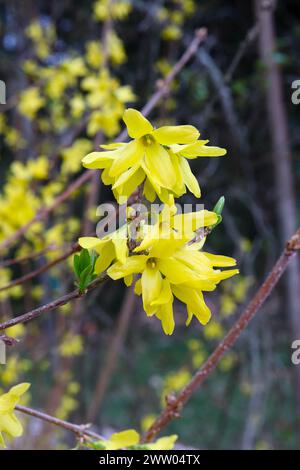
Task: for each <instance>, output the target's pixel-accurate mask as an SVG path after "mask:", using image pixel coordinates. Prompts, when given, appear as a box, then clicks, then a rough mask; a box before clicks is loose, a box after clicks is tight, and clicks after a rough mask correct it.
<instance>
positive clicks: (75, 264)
mask: <svg viewBox="0 0 300 470" xmlns="http://www.w3.org/2000/svg"><path fill="white" fill-rule="evenodd" d="M73 269H74V272H75V274H76V277H77V278H78V279H79V276H80V270H79V255H74V257H73Z"/></svg>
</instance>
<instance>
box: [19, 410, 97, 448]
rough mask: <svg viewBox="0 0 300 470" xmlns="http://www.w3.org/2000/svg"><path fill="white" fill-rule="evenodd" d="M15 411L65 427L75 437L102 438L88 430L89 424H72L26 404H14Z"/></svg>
mask: <svg viewBox="0 0 300 470" xmlns="http://www.w3.org/2000/svg"><path fill="white" fill-rule="evenodd" d="M15 410H16V411H20V412H21V413H24V414H26V415H28V416H33V417H34V418H38V419H41V420H42V421H46V422H47V423H51V424H55V425H56V426H59V427H60V428H63V429H66V430H68V431H71V432H73V433H74V434H76V436H77V437H81V438H84V437H91V438H93V439H98V440H99V439H103V438H102V436H100V435H99V434H97V433H95V432H93V431H89V430H88V429H87V428H88V427H89V426H90V425H89V424H73V423H69V421H64V420H62V419H59V418H55V417H54V416H51V415H48V414H47V413H43V412H42V411H37V410H34V409H32V408H28V407H27V406H22V405H16V407H15Z"/></svg>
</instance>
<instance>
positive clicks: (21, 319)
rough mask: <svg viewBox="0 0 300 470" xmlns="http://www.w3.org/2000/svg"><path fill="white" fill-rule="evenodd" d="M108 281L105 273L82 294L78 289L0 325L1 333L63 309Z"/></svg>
mask: <svg viewBox="0 0 300 470" xmlns="http://www.w3.org/2000/svg"><path fill="white" fill-rule="evenodd" d="M107 279H108V278H107V276H106V274H105V273H103V274H102V275H101V276H99V277H98V278H97V279H95V281H93V282H92V283H91V284H90V285H89V286H88V288H87V289H86V291H85V292H83V293H81V292H79V290H78V289H76V290H74V291H73V292H70V293H69V294H66V295H64V296H62V297H59V298H58V299H56V300H53V301H52V302H49V303H48V304H45V305H42V306H41V307H37V308H35V309H34V310H30V312H27V313H24V314H23V315H19V316H17V317H15V318H12V319H11V320H7V321H6V322H4V323H1V324H0V331H2V330H5V329H6V328H9V327H11V326H15V325H18V324H19V323H28V322H29V321H31V320H34V319H35V318H38V317H40V316H41V315H43V314H44V313H46V312H50V311H51V310H54V309H56V308H57V307H61V306H62V305H65V304H67V303H69V302H71V301H72V300H75V299H79V298H80V297H83V296H84V295H86V294H87V293H88V292H90V291H91V290H93V289H95V287H97V286H98V285H99V284H102V282H105V281H106V280H107Z"/></svg>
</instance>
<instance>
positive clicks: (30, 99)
mask: <svg viewBox="0 0 300 470" xmlns="http://www.w3.org/2000/svg"><path fill="white" fill-rule="evenodd" d="M44 103H45V100H44V98H42V97H41V96H40V91H39V89H38V88H37V87H29V88H27V89H26V90H24V91H22V93H21V95H20V99H19V104H18V108H19V111H20V112H21V113H22V114H24V115H25V116H26V117H28V118H29V119H33V118H34V117H35V115H36V113H37V112H38V110H39V109H40V108H41V107H42V106H43V105H44Z"/></svg>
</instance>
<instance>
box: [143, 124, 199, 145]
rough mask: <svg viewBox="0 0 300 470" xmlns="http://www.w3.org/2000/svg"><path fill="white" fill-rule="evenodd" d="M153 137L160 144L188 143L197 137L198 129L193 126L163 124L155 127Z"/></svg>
mask: <svg viewBox="0 0 300 470" xmlns="http://www.w3.org/2000/svg"><path fill="white" fill-rule="evenodd" d="M152 135H153V137H155V139H156V140H157V141H158V142H159V143H160V144H162V145H172V144H189V143H192V142H194V141H195V140H197V139H198V137H199V135H200V134H199V131H198V130H197V129H196V127H194V126H189V125H186V126H164V127H160V128H158V129H155V131H153V133H152Z"/></svg>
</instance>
